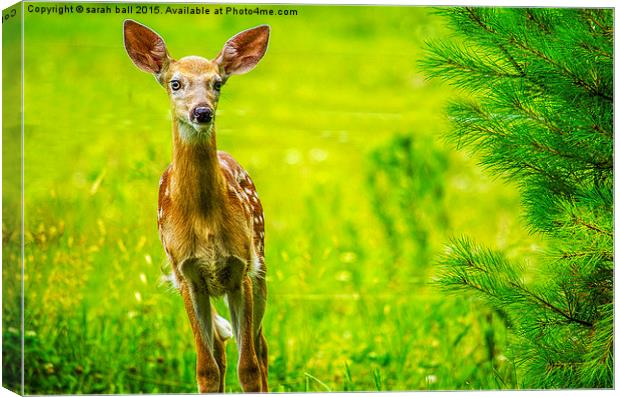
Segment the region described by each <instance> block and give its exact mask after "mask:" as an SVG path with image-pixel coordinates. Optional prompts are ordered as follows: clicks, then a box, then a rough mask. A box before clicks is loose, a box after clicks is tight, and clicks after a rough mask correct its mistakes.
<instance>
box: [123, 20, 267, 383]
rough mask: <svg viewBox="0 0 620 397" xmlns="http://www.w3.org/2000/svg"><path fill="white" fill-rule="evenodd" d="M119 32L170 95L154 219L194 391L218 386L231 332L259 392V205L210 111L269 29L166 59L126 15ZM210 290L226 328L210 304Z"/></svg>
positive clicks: (241, 366)
mask: <svg viewBox="0 0 620 397" xmlns="http://www.w3.org/2000/svg"><path fill="white" fill-rule="evenodd" d="M123 30H124V42H125V49H126V50H127V53H128V54H129V57H130V58H131V60H132V61H133V63H134V64H135V65H136V66H137V67H138V68H139V69H141V70H143V71H145V72H148V73H152V74H154V75H155V78H156V79H157V81H158V82H159V83H160V84H161V85H162V86H163V87H164V88H165V89H166V92H167V93H168V96H169V97H170V105H171V108H172V117H173V123H172V140H173V151H172V152H173V154H172V157H173V158H172V163H171V164H170V165H169V166H168V168H167V169H166V170H165V171H164V173H163V175H162V177H161V180H160V183H159V200H158V217H157V219H158V228H159V237H160V239H161V243H162V245H163V247H164V250H165V252H166V255H167V257H168V260H169V261H170V262H171V264H172V277H173V282H174V284H175V285H176V286H177V287H178V289H179V290H180V293H181V295H182V297H183V301H184V303H185V310H186V311H187V314H188V317H189V320H190V323H191V327H192V331H193V334H194V341H195V344H196V352H197V365H196V380H197V382H198V390H199V392H201V393H207V392H223V391H224V374H225V371H226V356H225V345H224V343H225V341H226V340H227V339H229V338H230V337H231V336H232V333H233V330H234V334H235V339H236V341H237V344H238V350H239V362H238V376H239V381H240V383H241V386H242V388H243V390H244V391H246V392H258V391H262V392H266V391H268V388H267V342H266V341H265V337H264V336H263V331H262V325H261V321H262V318H263V313H264V311H265V304H266V298H267V286H266V282H265V274H266V267H265V260H264V219H263V208H262V205H261V202H260V200H259V199H258V195H257V193H256V188H255V186H254V183H253V182H252V180H251V179H250V177H249V175H248V173H247V172H246V171H245V170H244V169H243V168H242V167H241V166H240V165H239V164H238V163H237V162H236V161H235V160H234V159H233V158H232V157H231V156H230V155H229V154H227V153H225V152H222V151H217V149H216V145H215V109H216V107H217V103H218V99H219V96H220V90H221V88H222V87H223V85H224V84H225V83H226V80H227V79H228V77H230V76H231V75H233V74H243V73H246V72H249V71H250V70H252V69H253V68H254V67H255V66H256V64H257V63H258V61H260V59H261V58H262V57H263V55H264V54H265V51H266V50H267V43H268V41H269V32H270V28H269V26H266V25H262V26H258V27H255V28H253V29H249V30H245V31H243V32H241V33H238V34H237V35H235V36H234V37H232V38H231V39H230V40H228V41H227V42H226V44H225V45H224V48H223V49H222V50H221V51H220V53H219V54H218V55H217V56H216V57H215V59H213V60H207V59H205V58H201V57H197V56H187V57H184V58H181V59H179V60H175V59H173V58H171V57H170V55H169V53H168V50H167V48H166V45H165V43H164V40H163V39H162V38H161V37H160V36H159V35H158V34H157V33H155V32H154V31H152V30H151V29H149V28H147V27H146V26H144V25H141V24H139V23H137V22H135V21H133V20H126V21H125V23H124V29H123ZM220 296H224V299H225V300H226V302H227V304H228V307H229V309H230V316H231V321H232V329H231V326H230V324H229V323H228V322H227V321H226V320H225V319H224V318H222V317H220V316H219V315H218V314H217V312H216V311H215V308H214V307H212V306H211V298H212V297H220Z"/></svg>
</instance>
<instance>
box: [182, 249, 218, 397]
mask: <svg viewBox="0 0 620 397" xmlns="http://www.w3.org/2000/svg"><path fill="white" fill-rule="evenodd" d="M179 271H180V273H181V275H182V276H183V279H184V281H183V282H182V284H181V295H182V296H183V301H184V303H185V310H186V311H187V315H188V317H189V320H190V323H191V326H192V331H193V333H194V342H195V344H196V381H197V382H198V391H199V392H200V393H214V392H218V391H223V390H222V389H223V387H222V386H223V384H222V382H221V381H220V377H221V376H223V374H221V372H223V371H221V370H220V368H219V366H218V364H217V361H216V358H215V356H214V343H215V341H214V335H213V321H212V314H211V301H210V299H209V294H208V292H207V290H206V287H205V285H202V283H201V282H202V280H201V277H200V275H199V272H198V263H197V262H196V261H193V260H191V259H190V260H186V261H184V262H183V263H182V264H181V265H180V266H179Z"/></svg>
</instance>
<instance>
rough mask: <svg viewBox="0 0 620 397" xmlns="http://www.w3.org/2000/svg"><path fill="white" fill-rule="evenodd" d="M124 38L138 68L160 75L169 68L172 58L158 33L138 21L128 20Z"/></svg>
mask: <svg viewBox="0 0 620 397" xmlns="http://www.w3.org/2000/svg"><path fill="white" fill-rule="evenodd" d="M123 36H124V41H125V50H126V51H127V54H128V55H129V58H131V60H132V61H133V63H134V64H135V65H136V66H137V67H138V68H140V69H142V70H144V71H145V72H148V73H154V74H156V75H158V74H160V73H161V72H162V71H163V70H164V69H166V68H167V67H168V64H169V63H170V56H169V55H168V51H167V50H166V43H164V40H163V39H162V38H161V37H160V36H159V35H158V34H157V33H155V32H154V31H152V30H151V29H149V28H147V27H146V26H144V25H142V24H140V23H138V22H136V21H133V20H131V19H126V20H125V23H124V25H123Z"/></svg>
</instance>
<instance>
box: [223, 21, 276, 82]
mask: <svg viewBox="0 0 620 397" xmlns="http://www.w3.org/2000/svg"><path fill="white" fill-rule="evenodd" d="M269 31H270V28H269V26H268V25H261V26H257V27H255V28H252V29H248V30H244V31H243V32H241V33H237V34H236V35H235V36H234V37H232V38H231V39H230V40H228V41H227V42H226V44H224V48H223V49H222V51H220V53H219V54H218V56H217V57H216V58H215V62H217V63H218V65H219V66H220V73H221V74H222V76H223V77H224V78H226V77H228V76H230V75H231V74H243V73H247V72H249V71H250V70H252V69H254V66H256V64H257V63H258V61H260V60H261V58H262V57H263V55H265V52H266V51H267V43H268V42H269Z"/></svg>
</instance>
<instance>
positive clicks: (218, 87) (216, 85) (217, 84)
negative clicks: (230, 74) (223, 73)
mask: <svg viewBox="0 0 620 397" xmlns="http://www.w3.org/2000/svg"><path fill="white" fill-rule="evenodd" d="M213 89H214V90H215V91H219V90H221V89H222V82H221V81H216V82H214V83H213Z"/></svg>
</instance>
